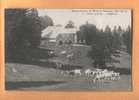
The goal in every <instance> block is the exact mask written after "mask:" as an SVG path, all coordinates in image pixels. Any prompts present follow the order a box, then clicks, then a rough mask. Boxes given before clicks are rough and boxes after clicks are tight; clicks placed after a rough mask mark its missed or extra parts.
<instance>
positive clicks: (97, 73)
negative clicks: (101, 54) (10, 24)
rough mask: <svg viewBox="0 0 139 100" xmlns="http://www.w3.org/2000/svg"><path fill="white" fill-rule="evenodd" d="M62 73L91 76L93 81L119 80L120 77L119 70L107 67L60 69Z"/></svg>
mask: <svg viewBox="0 0 139 100" xmlns="http://www.w3.org/2000/svg"><path fill="white" fill-rule="evenodd" d="M58 66H59V65H58ZM61 67H62V66H61ZM59 68H60V67H59ZM60 73H61V74H62V75H69V76H85V77H87V78H89V79H90V78H91V79H92V81H93V82H96V81H102V80H108V81H110V80H111V81H114V80H119V79H120V73H119V72H114V71H109V70H107V69H94V70H91V69H85V70H83V69H74V70H60Z"/></svg>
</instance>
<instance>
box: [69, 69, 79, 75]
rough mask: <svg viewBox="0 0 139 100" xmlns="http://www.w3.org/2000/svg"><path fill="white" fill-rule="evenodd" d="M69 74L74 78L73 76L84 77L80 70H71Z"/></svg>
mask: <svg viewBox="0 0 139 100" xmlns="http://www.w3.org/2000/svg"><path fill="white" fill-rule="evenodd" d="M68 74H69V75H72V76H73V75H79V76H81V75H82V73H81V70H80V69H75V70H71V71H69V72H68Z"/></svg>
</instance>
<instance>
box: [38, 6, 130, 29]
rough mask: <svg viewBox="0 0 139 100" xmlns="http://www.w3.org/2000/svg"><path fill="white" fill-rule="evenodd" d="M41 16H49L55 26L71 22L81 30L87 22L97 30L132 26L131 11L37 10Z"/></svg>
mask: <svg viewBox="0 0 139 100" xmlns="http://www.w3.org/2000/svg"><path fill="white" fill-rule="evenodd" d="M37 10H38V14H39V16H45V15H47V16H49V17H51V18H52V20H53V22H54V25H57V24H61V25H63V26H65V25H66V24H67V23H68V21H69V20H71V21H73V22H74V25H75V26H76V27H77V29H78V28H79V26H80V25H82V24H85V23H86V22H87V21H88V23H90V24H95V25H96V26H97V28H99V29H104V28H105V27H106V26H107V25H109V26H110V27H111V28H113V27H114V26H115V25H116V26H119V25H120V26H121V27H122V28H123V29H126V28H127V27H128V26H131V25H132V24H131V21H132V20H131V10H130V9H37Z"/></svg>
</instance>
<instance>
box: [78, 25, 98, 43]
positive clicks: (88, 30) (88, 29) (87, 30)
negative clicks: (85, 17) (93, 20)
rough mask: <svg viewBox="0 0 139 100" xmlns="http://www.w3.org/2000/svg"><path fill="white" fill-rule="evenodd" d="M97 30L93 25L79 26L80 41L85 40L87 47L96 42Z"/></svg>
mask: <svg viewBox="0 0 139 100" xmlns="http://www.w3.org/2000/svg"><path fill="white" fill-rule="evenodd" d="M97 31H98V30H97V28H96V26H95V25H93V24H88V23H87V24H84V25H81V26H80V34H78V35H81V39H83V40H85V42H86V44H87V45H91V44H92V42H93V41H95V40H96V36H97Z"/></svg>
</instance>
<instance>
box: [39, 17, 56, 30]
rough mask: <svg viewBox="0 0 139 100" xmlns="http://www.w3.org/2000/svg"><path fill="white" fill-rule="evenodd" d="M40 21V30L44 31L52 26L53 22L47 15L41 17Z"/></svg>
mask: <svg viewBox="0 0 139 100" xmlns="http://www.w3.org/2000/svg"><path fill="white" fill-rule="evenodd" d="M40 20H41V25H42V29H45V28H46V27H48V26H53V25H54V23H53V20H52V19H51V18H50V17H49V16H47V15H45V16H41V17H40Z"/></svg>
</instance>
